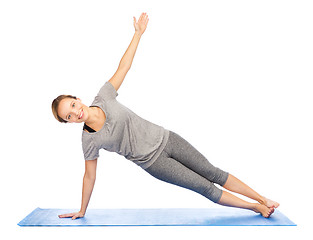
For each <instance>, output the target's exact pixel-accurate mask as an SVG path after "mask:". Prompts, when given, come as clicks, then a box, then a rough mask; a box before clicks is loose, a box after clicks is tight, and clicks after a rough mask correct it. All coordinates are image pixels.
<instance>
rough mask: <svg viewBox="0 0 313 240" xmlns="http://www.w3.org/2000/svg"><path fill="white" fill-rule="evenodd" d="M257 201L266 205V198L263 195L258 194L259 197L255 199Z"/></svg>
mask: <svg viewBox="0 0 313 240" xmlns="http://www.w3.org/2000/svg"><path fill="white" fill-rule="evenodd" d="M257 201H258V202H259V203H260V204H262V205H266V198H265V197H263V196H259V198H258V199H257Z"/></svg>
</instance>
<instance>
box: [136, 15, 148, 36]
mask: <svg viewBox="0 0 313 240" xmlns="http://www.w3.org/2000/svg"><path fill="white" fill-rule="evenodd" d="M148 22H149V18H148V15H147V13H142V14H141V15H140V17H139V20H138V22H137V20H136V18H135V17H134V27H135V31H136V32H138V33H139V34H140V35H142V34H143V33H144V32H145V31H146V28H147V25H148Z"/></svg>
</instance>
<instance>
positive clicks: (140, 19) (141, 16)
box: [139, 13, 145, 21]
mask: <svg viewBox="0 0 313 240" xmlns="http://www.w3.org/2000/svg"><path fill="white" fill-rule="evenodd" d="M144 15H145V14H144V13H142V14H141V15H140V17H139V21H142V19H143V17H144Z"/></svg>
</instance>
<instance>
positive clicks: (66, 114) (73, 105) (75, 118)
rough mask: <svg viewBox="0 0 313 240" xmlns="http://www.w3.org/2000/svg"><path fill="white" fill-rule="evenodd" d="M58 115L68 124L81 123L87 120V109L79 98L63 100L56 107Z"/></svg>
mask: <svg viewBox="0 0 313 240" xmlns="http://www.w3.org/2000/svg"><path fill="white" fill-rule="evenodd" d="M58 115H59V116H60V117H61V118H62V119H64V120H65V121H66V122H69V123H81V122H85V121H86V120H87V119H88V107H87V106H86V105H84V104H83V103H82V102H81V100H80V99H79V98H77V99H73V98H65V99H63V100H62V101H61V102H60V103H59V106H58Z"/></svg>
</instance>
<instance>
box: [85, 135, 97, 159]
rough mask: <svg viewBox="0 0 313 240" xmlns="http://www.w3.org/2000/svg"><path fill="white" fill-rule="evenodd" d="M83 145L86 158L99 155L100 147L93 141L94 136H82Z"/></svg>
mask: <svg viewBox="0 0 313 240" xmlns="http://www.w3.org/2000/svg"><path fill="white" fill-rule="evenodd" d="M82 147H83V152H84V158H85V160H94V159H96V158H98V157H99V149H98V148H97V146H95V144H94V143H93V141H92V138H86V137H85V138H84V136H83V138H82Z"/></svg>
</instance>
